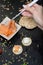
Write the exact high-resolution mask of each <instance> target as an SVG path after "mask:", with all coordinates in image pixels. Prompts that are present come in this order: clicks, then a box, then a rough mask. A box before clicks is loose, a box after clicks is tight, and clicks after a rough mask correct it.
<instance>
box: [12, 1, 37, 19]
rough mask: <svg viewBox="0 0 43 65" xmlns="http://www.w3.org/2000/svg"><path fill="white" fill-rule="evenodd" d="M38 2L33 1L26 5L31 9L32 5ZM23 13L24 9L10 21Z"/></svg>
mask: <svg viewBox="0 0 43 65" xmlns="http://www.w3.org/2000/svg"><path fill="white" fill-rule="evenodd" d="M37 1H38V0H33V1H32V2H31V3H30V4H28V6H29V7H31V6H32V5H34V4H35V3H36V2H37ZM24 11H25V9H24V10H23V11H21V12H20V13H18V14H17V15H16V16H14V17H13V18H12V19H15V18H17V17H18V16H19V15H20V14H22V13H23V12H24Z"/></svg>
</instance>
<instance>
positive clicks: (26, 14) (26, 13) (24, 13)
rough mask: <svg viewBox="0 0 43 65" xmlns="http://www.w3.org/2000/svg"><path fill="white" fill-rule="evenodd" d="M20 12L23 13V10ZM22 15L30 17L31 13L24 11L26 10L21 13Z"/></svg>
mask: <svg viewBox="0 0 43 65" xmlns="http://www.w3.org/2000/svg"><path fill="white" fill-rule="evenodd" d="M20 11H23V9H21V10H20ZM22 15H23V16H28V17H32V13H31V12H29V11H26V10H25V11H24V12H23V13H22Z"/></svg>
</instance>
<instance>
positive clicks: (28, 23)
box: [19, 16, 37, 29]
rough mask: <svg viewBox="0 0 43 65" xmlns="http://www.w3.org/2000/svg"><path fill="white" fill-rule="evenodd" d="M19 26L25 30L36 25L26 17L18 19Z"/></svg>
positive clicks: (31, 19)
mask: <svg viewBox="0 0 43 65" xmlns="http://www.w3.org/2000/svg"><path fill="white" fill-rule="evenodd" d="M19 24H20V25H21V26H23V27H25V28H27V29H34V28H36V27H37V24H36V22H35V21H34V19H33V18H29V17H26V16H23V17H21V18H20V20H19Z"/></svg>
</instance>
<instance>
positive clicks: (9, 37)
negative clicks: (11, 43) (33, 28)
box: [0, 17, 21, 40]
mask: <svg viewBox="0 0 43 65" xmlns="http://www.w3.org/2000/svg"><path fill="white" fill-rule="evenodd" d="M10 20H11V19H10V18H9V17H6V18H4V20H3V21H2V22H1V23H0V24H5V25H7V24H8V23H9V21H10ZM15 25H16V28H17V30H16V32H15V33H13V34H12V35H9V36H8V37H7V36H5V35H4V34H0V35H1V36H2V37H4V38H5V39H7V40H10V39H11V38H12V37H13V36H14V35H15V34H16V33H17V32H18V31H19V30H20V29H21V26H20V25H19V24H17V23H16V22H15Z"/></svg>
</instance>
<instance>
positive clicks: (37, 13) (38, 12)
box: [21, 4, 43, 28]
mask: <svg viewBox="0 0 43 65" xmlns="http://www.w3.org/2000/svg"><path fill="white" fill-rule="evenodd" d="M23 7H24V8H23V9H25V11H24V12H23V13H22V15H23V16H28V17H33V18H34V20H35V21H36V23H37V24H38V27H40V28H43V21H42V19H43V18H42V6H40V5H38V4H34V5H33V6H32V7H29V6H28V4H27V5H23ZM23 9H21V11H22V10H23Z"/></svg>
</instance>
